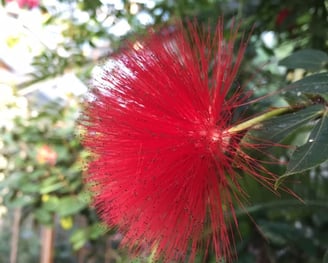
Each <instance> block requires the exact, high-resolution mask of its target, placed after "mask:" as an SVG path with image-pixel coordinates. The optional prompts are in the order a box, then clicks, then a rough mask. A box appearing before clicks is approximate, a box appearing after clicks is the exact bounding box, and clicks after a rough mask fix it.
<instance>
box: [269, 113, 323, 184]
mask: <svg viewBox="0 0 328 263" xmlns="http://www.w3.org/2000/svg"><path fill="white" fill-rule="evenodd" d="M327 138H328V113H327V112H326V113H325V114H324V115H323V117H322V118H321V119H320V121H319V122H318V123H317V124H316V125H315V127H314V128H313V130H312V132H311V133H310V136H309V138H308V141H307V142H306V143H305V144H304V145H302V146H300V147H299V148H298V149H296V150H295V152H294V153H293V155H292V157H291V159H290V161H289V164H288V166H287V170H286V173H285V174H284V175H283V176H281V177H279V179H278V180H277V182H276V184H275V188H278V187H279V185H280V184H281V182H282V181H283V180H284V179H286V177H288V176H290V175H292V174H296V173H301V172H304V171H306V170H309V169H311V168H313V167H315V166H318V165H319V164H321V163H323V162H325V161H327V160H328V140H327Z"/></svg>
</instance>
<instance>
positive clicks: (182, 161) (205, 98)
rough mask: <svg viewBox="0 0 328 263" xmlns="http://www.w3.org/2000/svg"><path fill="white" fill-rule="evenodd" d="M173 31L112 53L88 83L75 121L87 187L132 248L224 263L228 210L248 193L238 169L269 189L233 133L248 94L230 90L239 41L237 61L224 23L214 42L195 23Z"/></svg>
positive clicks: (229, 242)
mask: <svg viewBox="0 0 328 263" xmlns="http://www.w3.org/2000/svg"><path fill="white" fill-rule="evenodd" d="M204 28H205V27H204ZM204 28H203V29H204ZM171 29H172V30H167V31H165V34H164V33H163V32H162V33H160V34H155V33H151V34H150V36H148V37H147V38H146V39H145V40H143V41H142V42H140V43H138V44H134V45H131V47H130V48H127V49H125V50H124V51H122V52H121V53H119V54H117V55H116V56H115V57H114V58H113V60H112V62H111V63H108V65H107V66H106V67H104V70H103V72H102V74H101V75H100V76H99V79H98V81H97V82H95V84H94V88H93V89H92V91H91V98H90V99H88V101H87V103H86V104H87V106H86V108H85V110H84V112H83V114H82V115H83V116H82V119H81V123H82V125H83V126H84V127H85V128H86V134H85V137H84V139H83V140H84V145H85V146H86V147H87V148H88V149H89V150H90V151H91V152H92V153H93V155H94V158H93V159H92V160H91V161H90V162H89V164H88V174H89V175H88V179H87V180H88V182H89V183H91V184H92V190H93V191H95V197H94V202H95V205H96V207H97V209H98V211H99V213H100V215H101V217H102V219H103V220H104V221H105V222H107V223H108V225H110V226H113V227H117V229H118V230H119V231H120V232H121V233H123V234H124V239H123V244H125V245H126V246H128V247H129V248H130V250H132V251H134V252H137V251H139V250H140V249H142V248H144V247H145V246H148V247H149V248H151V249H153V251H155V252H154V253H155V257H156V258H163V259H164V261H165V262H171V260H178V261H179V262H182V261H183V260H184V259H185V258H186V257H187V256H188V257H189V261H190V262H192V261H193V259H194V257H195V254H196V253H197V251H198V250H199V249H200V248H201V247H203V248H205V250H206V251H207V250H208V249H209V248H210V247H213V248H214V251H215V253H216V257H217V259H219V258H222V257H225V258H226V261H230V260H231V259H232V258H233V256H234V252H233V251H234V250H233V239H232V237H231V235H230V234H229V229H230V227H231V226H232V225H236V226H237V219H236V216H235V214H234V206H235V205H236V203H237V204H239V205H241V202H240V200H241V198H244V196H245V194H244V191H243V189H242V188H241V186H240V184H239V182H238V181H239V175H238V173H237V172H236V168H238V169H239V170H243V171H244V172H245V173H248V174H250V175H251V176H253V177H255V178H256V179H257V180H258V181H260V182H261V183H262V184H264V185H267V186H268V185H271V183H272V182H273V180H274V176H273V175H272V174H271V173H269V172H267V171H266V170H265V168H264V167H263V166H262V165H261V163H260V162H259V161H257V160H254V159H253V158H252V157H250V156H249V155H247V154H246V153H245V152H244V149H245V148H250V147H251V148H256V147H257V146H256V145H254V144H250V143H247V142H246V141H245V142H243V143H240V141H241V139H242V137H243V134H240V133H238V132H234V129H232V127H233V126H234V125H236V122H235V121H234V119H235V118H233V116H234V110H235V108H237V107H238V106H239V105H240V104H241V103H244V102H245V100H246V99H247V97H249V96H248V94H247V93H242V91H241V89H240V88H238V89H235V90H237V91H235V92H234V91H233V90H234V89H233V88H232V86H233V83H234V80H235V77H236V74H237V70H238V67H239V66H240V63H241V60H242V58H243V55H244V52H245V48H246V41H242V42H241V44H240V46H239V48H238V51H237V55H236V57H234V54H233V50H234V46H235V41H236V38H237V33H238V32H237V29H235V28H232V29H231V31H230V38H229V40H225V39H224V37H223V25H222V22H221V21H220V22H219V23H218V25H217V28H216V32H215V36H214V37H213V38H212V37H211V36H210V34H209V33H200V31H201V30H200V28H198V27H197V26H195V25H189V26H188V30H184V29H182V26H181V25H180V26H176V27H174V28H171ZM238 123H240V122H238ZM263 171H265V172H267V175H268V176H267V177H264V176H262V175H261V172H263ZM227 214H229V215H230V217H229V218H230V219H229V218H227V217H226V216H227ZM209 230H210V231H209Z"/></svg>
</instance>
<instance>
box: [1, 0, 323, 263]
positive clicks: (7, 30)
mask: <svg viewBox="0 0 328 263" xmlns="http://www.w3.org/2000/svg"><path fill="white" fill-rule="evenodd" d="M327 8H328V1H326V0H308V1H299V0H289V1H283V0H270V1H267V0H249V1H245V0H179V1H174V0H168V1H164V0H47V1H46V0H44V1H39V0H12V1H4V0H2V3H1V6H0V24H1V30H0V262H4V263H7V262H10V263H35V262H40V263H52V262H58V263H65V262H69V263H98V262H99V263H100V262H104V263H120V262H123V263H124V262H140V263H142V262H150V258H149V257H148V255H141V256H140V257H139V258H129V256H128V254H127V252H126V251H125V250H124V249H122V248H118V245H119V243H120V240H121V238H122V236H121V235H120V233H118V232H116V231H115V230H114V229H107V228H106V226H104V225H102V224H101V222H99V220H98V218H97V216H96V214H95V211H94V210H93V208H92V207H91V206H89V203H90V194H89V193H88V192H87V191H86V190H85V188H84V186H83V172H82V171H83V166H84V162H83V159H84V158H86V156H87V153H86V152H85V151H84V150H83V148H82V146H81V144H80V142H79V140H80V131H79V128H78V127H77V126H76V124H75V122H76V119H77V118H78V116H79V110H80V107H81V104H82V103H81V101H82V97H83V95H84V94H85V93H86V91H87V90H88V86H89V83H90V80H91V79H92V76H93V75H94V74H97V72H98V71H99V68H100V67H101V65H102V64H103V63H104V62H105V61H106V59H108V58H110V56H111V53H112V52H114V51H115V50H117V49H118V48H120V47H122V46H124V43H125V41H126V40H130V41H133V39H134V38H135V36H136V35H139V34H144V33H146V32H147V31H146V30H147V28H148V27H150V26H155V27H158V26H161V25H165V24H169V23H170V22H172V21H174V20H176V19H177V18H182V19H186V18H191V19H194V18H197V20H199V21H202V22H205V23H210V24H215V23H216V21H217V19H218V17H224V20H225V24H226V25H227V26H229V25H230V24H231V21H232V18H233V17H234V18H237V20H238V21H241V27H242V29H243V30H248V31H249V30H250V29H252V28H253V33H252V36H251V38H250V41H249V47H248V49H247V52H246V55H245V58H244V62H243V65H242V68H241V71H240V75H239V79H238V81H239V82H240V83H242V84H243V85H246V84H244V83H247V87H248V88H250V89H252V90H253V91H254V93H255V95H256V96H261V95H264V94H266V93H268V92H272V91H274V90H277V89H279V88H282V87H284V85H286V83H288V82H290V81H294V80H297V79H299V78H300V77H302V76H303V75H304V72H305V71H304V70H302V69H293V70H288V69H286V67H281V66H279V61H280V60H281V59H282V58H284V57H286V56H288V55H290V54H291V53H293V52H294V51H297V50H300V49H304V48H307V49H317V50H321V51H327V33H328V30H327V29H328V24H327V23H328V21H327ZM267 103H268V104H270V105H278V104H280V103H281V101H280V100H279V98H276V97H274V98H273V99H271V101H269V100H268V101H267ZM255 106H256V105H255ZM256 107H258V108H256ZM256 107H255V108H254V109H253V110H254V111H257V110H260V107H263V105H262V106H256ZM307 132H308V130H307V129H306V127H305V128H304V131H303V132H301V133H298V136H294V137H292V138H289V140H290V141H294V142H295V141H298V140H304V136H306V134H307ZM278 169H283V167H278ZM278 172H279V171H278ZM290 187H291V188H292V189H293V190H294V191H295V192H296V193H297V194H298V195H299V196H301V197H302V198H303V199H304V200H307V204H306V205H304V204H302V203H301V202H300V201H298V200H296V199H295V198H293V197H290V196H281V197H277V196H275V195H272V194H271V193H268V192H267V191H266V190H265V191H264V190H262V188H261V187H260V186H259V185H257V184H255V183H254V182H249V184H248V186H247V188H248V193H249V195H250V201H249V203H248V204H246V205H245V206H246V211H245V210H240V211H239V210H238V211H237V215H238V219H239V228H240V229H239V231H240V235H241V237H242V238H240V237H239V235H238V234H236V249H237V252H238V260H237V262H240V263H241V262H242V263H247V262H256V263H274V262H279V263H280V262H282V263H284V262H286V263H293V262H295V263H302V262H304V263H319V262H320V263H321V262H325V263H327V262H328V254H327V252H326V251H328V250H327V249H328V163H327V162H326V163H323V164H322V165H321V166H319V167H317V168H315V169H312V170H310V171H309V172H304V173H303V174H301V175H299V176H296V177H295V180H294V181H293V183H292V184H291V185H290ZM250 216H251V217H252V219H253V220H254V221H255V222H256V223H257V226H255V225H254V222H253V221H252V219H250ZM197 260H199V262H203V261H202V259H201V258H199V259H197ZM206 262H210V263H214V262H215V258H214V256H213V255H211V254H209V255H208V256H207V259H206Z"/></svg>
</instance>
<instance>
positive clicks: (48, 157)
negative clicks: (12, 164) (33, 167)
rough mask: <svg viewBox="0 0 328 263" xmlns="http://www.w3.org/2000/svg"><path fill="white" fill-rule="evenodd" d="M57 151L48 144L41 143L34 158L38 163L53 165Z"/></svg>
mask: <svg viewBox="0 0 328 263" xmlns="http://www.w3.org/2000/svg"><path fill="white" fill-rule="evenodd" d="M57 157H58V155H57V152H56V151H55V150H53V149H52V148H51V147H49V146H48V145H42V146H41V147H40V148H39V149H38V151H37V155H36V160H37V161H38V163H40V164H50V165H55V164H56V161H57Z"/></svg>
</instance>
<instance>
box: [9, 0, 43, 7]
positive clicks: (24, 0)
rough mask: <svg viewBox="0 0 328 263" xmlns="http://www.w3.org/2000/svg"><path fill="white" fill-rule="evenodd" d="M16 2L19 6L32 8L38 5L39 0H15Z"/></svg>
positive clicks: (10, 0)
mask: <svg viewBox="0 0 328 263" xmlns="http://www.w3.org/2000/svg"><path fill="white" fill-rule="evenodd" d="M12 1H13V0H6V2H12ZM16 2H17V4H18V6H19V7H20V8H24V7H27V8H29V9H32V8H34V7H37V6H39V5H40V1H39V0H16Z"/></svg>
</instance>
